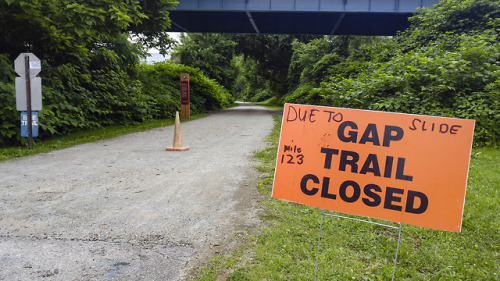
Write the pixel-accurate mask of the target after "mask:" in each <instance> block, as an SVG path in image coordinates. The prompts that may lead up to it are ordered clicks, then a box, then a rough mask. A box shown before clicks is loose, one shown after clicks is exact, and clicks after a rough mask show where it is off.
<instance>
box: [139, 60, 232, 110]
mask: <svg viewBox="0 0 500 281" xmlns="http://www.w3.org/2000/svg"><path fill="white" fill-rule="evenodd" d="M139 70H140V71H139V76H138V78H139V80H140V81H141V82H142V84H143V85H144V86H143V91H144V93H146V94H147V95H149V96H151V97H153V98H154V99H155V100H156V101H161V102H162V104H160V103H157V106H159V107H160V109H161V111H162V112H159V113H158V114H159V115H158V117H159V118H165V117H170V116H172V114H175V111H172V108H173V109H175V110H179V108H180V90H179V85H180V80H179V79H180V75H181V73H189V82H190V101H191V112H193V113H199V112H202V111H205V110H218V109H223V108H226V107H228V106H230V105H231V104H232V103H233V102H234V100H233V98H232V96H231V95H230V94H229V92H228V91H227V90H226V89H225V88H224V87H222V86H221V85H219V84H218V83H217V82H215V81H214V80H211V79H209V78H207V77H206V76H204V75H203V73H202V72H201V71H200V70H199V69H198V68H193V67H189V66H185V65H180V64H169V63H157V64H154V65H142V66H140V68H139ZM167 106H168V108H170V110H168V108H167ZM165 114H166V115H165Z"/></svg>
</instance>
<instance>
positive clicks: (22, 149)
mask: <svg viewBox="0 0 500 281" xmlns="http://www.w3.org/2000/svg"><path fill="white" fill-rule="evenodd" d="M206 116H208V114H196V115H192V116H191V119H190V120H196V119H200V118H203V117H206ZM174 123H175V120H174V119H161V120H152V121H146V122H143V123H138V124H135V125H128V126H114V127H106V128H98V129H93V130H85V131H79V132H76V133H73V134H70V135H64V136H57V137H54V138H51V139H47V140H41V141H40V140H37V139H36V138H34V144H33V149H32V150H29V149H28V146H27V145H24V146H18V147H5V148H0V161H5V160H8V159H12V158H16V157H24V156H29V155H35V154H39V153H47V152H50V151H53V150H58V149H63V148H67V147H70V146H74V145H77V144H83V143H89V142H95V141H98V140H104V139H110V138H114V137H118V136H121V135H125V134H131V133H135V132H142V131H147V130H151V129H154V128H159V127H164V126H170V125H173V124H174ZM25 142H26V143H27V141H25Z"/></svg>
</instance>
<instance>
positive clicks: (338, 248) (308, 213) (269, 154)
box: [197, 116, 500, 281]
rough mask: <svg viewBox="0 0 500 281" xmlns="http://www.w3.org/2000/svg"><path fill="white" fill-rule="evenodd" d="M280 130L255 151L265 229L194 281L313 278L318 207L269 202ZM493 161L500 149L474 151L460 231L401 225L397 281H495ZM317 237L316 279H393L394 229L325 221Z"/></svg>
mask: <svg viewBox="0 0 500 281" xmlns="http://www.w3.org/2000/svg"><path fill="white" fill-rule="evenodd" d="M280 128H281V117H279V116H275V127H274V129H273V131H272V133H271V134H270V135H269V137H268V148H266V149H265V150H262V151H259V152H257V153H256V156H257V157H258V158H259V159H260V160H261V164H260V165H259V166H258V167H257V169H258V170H259V171H260V172H262V173H263V178H262V180H261V181H260V182H259V183H258V184H257V189H258V190H259V192H261V193H262V195H263V198H265V199H264V201H263V203H262V205H263V211H262V213H261V214H260V217H261V219H262V221H263V227H262V228H261V229H258V230H256V231H255V233H254V234H253V235H250V236H249V237H246V238H245V240H244V243H243V245H242V246H241V248H239V249H237V250H236V251H234V252H232V253H226V254H225V255H221V256H219V257H216V258H214V259H213V260H211V261H210V264H209V265H208V266H207V267H206V268H205V269H204V270H203V271H201V272H200V273H199V275H198V278H197V280H204V281H207V280H233V281H235V280H313V279H314V274H315V263H316V250H317V247H318V234H319V227H320V220H321V210H320V209H317V208H313V207H309V206H305V205H300V204H296V203H290V202H285V201H281V200H277V199H273V198H271V191H272V184H273V177H274V167H275V165H276V155H277V149H278V141H279V134H280ZM499 163H500V149H498V148H488V147H486V148H475V149H473V151H472V158H471V163H470V171H469V179H468V185H467V195H466V198H465V207H464V214H463V223H462V232H460V233H453V232H446V231H440V230H432V229H426V228H422V227H417V226H412V225H405V224H403V227H402V235H401V244H400V249H399V255H398V264H397V269H396V275H395V280H498V279H499V278H500V255H499V251H500V244H499V243H498V241H500V231H499V229H500V217H499V216H498V214H499V213H500V205H499V204H498V202H500V193H499V192H498V191H499V188H500V164H499ZM345 216H349V217H354V218H360V219H367V218H365V217H357V216H351V215H345ZM371 220H372V221H376V222H381V223H384V224H393V225H394V226H397V225H396V224H394V223H391V222H387V221H381V220H376V219H371ZM321 236H322V238H321V248H320V252H319V263H318V277H317V280H390V279H391V278H392V271H393V264H394V256H395V253H396V246H397V239H398V231H397V230H394V229H388V228H386V227H381V226H376V225H371V224H367V223H363V222H356V221H351V220H347V219H340V218H335V217H327V216H326V217H324V220H323V229H322V232H321Z"/></svg>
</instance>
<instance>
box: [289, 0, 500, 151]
mask: <svg viewBox="0 0 500 281" xmlns="http://www.w3.org/2000/svg"><path fill="white" fill-rule="evenodd" d="M499 15H500V2H499V1H486V0H467V1H461V0H448V1H443V2H442V3H441V4H439V5H435V6H433V7H431V8H429V9H426V10H423V11H422V12H421V13H418V14H417V15H415V16H414V17H413V18H412V19H411V21H412V26H411V27H410V28H409V29H408V30H407V31H405V32H403V33H401V34H400V35H398V36H397V37H396V38H395V39H394V40H393V41H392V42H391V41H388V40H387V39H381V40H370V41H364V40H360V39H355V40H352V41H351V42H355V43H353V44H350V45H349V46H350V47H348V48H347V50H348V52H347V54H348V57H344V56H340V55H339V54H340V52H339V51H338V50H339V49H337V50H332V51H331V52H328V51H327V50H325V51H324V52H323V57H322V58H320V59H319V54H321V52H318V50H322V48H323V49H324V47H321V44H318V43H319V42H321V41H314V42H311V43H309V44H296V45H295V51H296V52H295V53H294V59H293V60H292V64H291V68H290V75H294V77H297V72H296V71H295V72H294V70H296V69H299V70H301V72H300V82H299V83H297V87H296V88H292V89H291V91H290V93H289V95H288V96H287V97H285V99H284V101H286V102H297V103H310V104H321V105H329V106H338V107H349V108H362V109H371V110H382V111H393V112H404V113H414V114H426V115H436V116H446V117H459V118H467V119H475V120H476V129H475V138H474V144H475V146H482V145H493V146H498V145H499V138H500V94H499V88H500V79H499V77H500V34H499V33H500V21H499V20H498V18H499ZM344 50H345V49H344ZM344 54H345V52H344Z"/></svg>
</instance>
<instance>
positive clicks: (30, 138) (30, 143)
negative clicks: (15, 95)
mask: <svg viewBox="0 0 500 281" xmlns="http://www.w3.org/2000/svg"><path fill="white" fill-rule="evenodd" d="M24 65H25V69H26V102H27V109H28V120H27V121H28V149H33V127H32V126H33V124H32V122H33V120H32V119H31V118H32V117H31V115H32V113H31V80H30V57H29V56H24Z"/></svg>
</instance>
